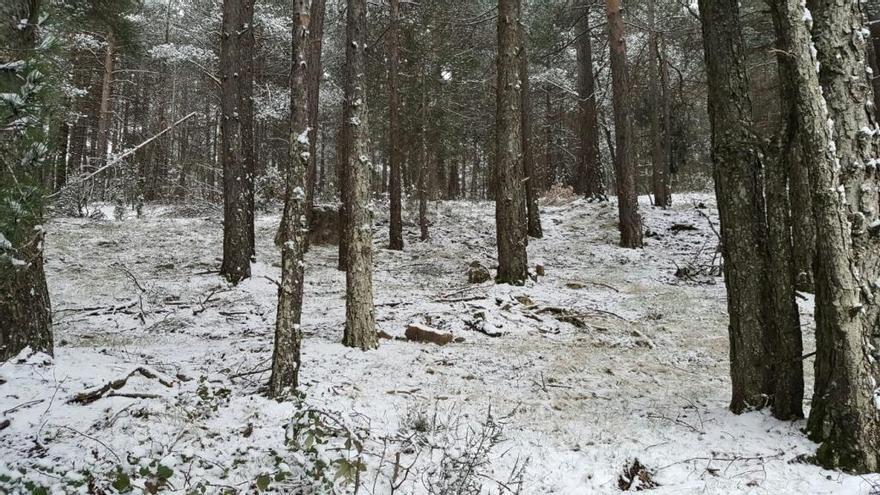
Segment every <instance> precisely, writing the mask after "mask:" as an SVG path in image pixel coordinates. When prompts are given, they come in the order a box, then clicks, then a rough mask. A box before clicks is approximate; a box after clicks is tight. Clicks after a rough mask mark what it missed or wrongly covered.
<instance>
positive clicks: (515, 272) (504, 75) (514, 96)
mask: <svg viewBox="0 0 880 495" xmlns="http://www.w3.org/2000/svg"><path fill="white" fill-rule="evenodd" d="M519 11H520V9H519V1H518V0H498V58H497V72H498V82H497V86H496V105H495V134H496V136H495V228H496V236H497V238H498V274H497V276H496V281H497V282H498V283H507V284H513V285H521V284H523V283H525V280H526V277H527V276H528V272H527V270H528V268H527V267H528V259H527V254H526V242H527V231H528V223H527V221H526V211H527V210H526V192H525V187H524V185H523V176H522V175H523V165H522V129H521V127H522V115H521V113H520V105H521V102H522V99H521V96H520V90H521V87H520V82H519V70H518V66H517V60H516V58H517V52H518V51H519V46H520V43H519V40H518V37H519V36H518V34H519V28H518V22H519V20H518V15H519Z"/></svg>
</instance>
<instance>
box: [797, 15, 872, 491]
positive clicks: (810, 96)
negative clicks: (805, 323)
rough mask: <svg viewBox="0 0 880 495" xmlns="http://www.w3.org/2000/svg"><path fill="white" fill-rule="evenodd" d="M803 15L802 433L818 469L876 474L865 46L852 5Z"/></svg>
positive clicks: (868, 96)
mask: <svg viewBox="0 0 880 495" xmlns="http://www.w3.org/2000/svg"><path fill="white" fill-rule="evenodd" d="M785 6H787V7H788V15H787V16H786V18H787V19H788V24H789V25H790V26H793V28H792V29H794V27H798V28H799V27H801V26H802V24H799V23H798V21H799V20H802V19H804V10H803V7H801V6H800V5H799V4H798V3H796V2H793V1H791V0H789V1H788V2H787V3H786V4H785ZM809 8H810V11H811V12H812V19H813V22H814V23H815V27H814V28H813V33H815V36H814V37H813V41H814V42H815V49H816V53H817V59H814V58H813V57H812V54H811V53H810V51H809V47H810V43H809V39H808V36H807V34H806V33H805V32H803V31H805V30H798V31H796V32H798V33H800V36H799V37H797V38H795V39H794V41H793V43H794V46H796V47H798V48H799V51H798V53H799V57H798V60H799V61H801V63H800V64H799V65H798V73H797V75H798V78H799V81H798V82H799V84H798V88H799V90H800V93H799V95H798V103H799V105H798V108H799V110H800V116H801V127H802V132H803V134H804V135H803V145H804V153H803V158H804V162H805V165H806V167H807V168H808V170H809V172H808V175H809V178H810V184H811V189H812V191H811V192H812V198H813V216H814V220H815V226H816V240H817V246H816V250H817V253H819V256H817V262H816V270H815V274H814V275H815V284H816V363H815V369H816V373H815V374H816V382H815V387H814V393H813V401H812V408H811V410H810V418H809V422H808V424H807V431H808V433H809V435H810V437H811V438H812V439H813V440H814V441H816V442H821V443H822V445H821V446H820V447H819V450H818V453H817V459H818V460H819V462H820V463H821V464H822V465H823V466H825V467H828V468H841V469H844V470H846V471H852V472H861V473H864V472H874V471H877V470H878V469H880V408H878V407H877V405H878V404H880V389H878V386H877V383H878V380H880V369H878V364H877V363H878V361H877V360H878V358H880V352H878V351H877V349H878V348H880V342H878V336H877V328H878V325H880V300H878V299H877V298H876V295H875V294H874V292H875V291H876V290H877V286H876V281H877V280H878V278H880V242H878V235H880V227H878V226H880V221H878V218H880V217H878V208H877V205H878V185H880V184H878V180H877V177H876V170H875V169H876V167H875V166H874V165H873V162H874V159H873V158H872V157H874V156H876V151H875V143H874V138H873V136H874V135H875V134H876V132H877V131H876V127H873V124H869V122H870V118H869V115H868V112H867V109H866V106H865V102H867V101H870V99H871V93H870V88H869V86H868V84H867V81H866V79H865V77H864V71H865V60H864V54H865V47H864V46H863V45H864V43H865V39H864V36H863V34H862V25H861V20H860V19H861V18H860V12H859V4H857V3H849V2H832V1H828V0H815V1H813V2H810V4H809ZM816 62H818V63H819V67H820V72H819V75H818V81H817V80H816V74H815V67H816ZM823 96H824V102H825V105H822V103H823V101H822V100H823ZM830 123H833V127H832V125H831V124H830ZM830 134H833V137H832V136H830ZM835 151H836V152H835Z"/></svg>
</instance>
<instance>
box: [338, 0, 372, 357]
mask: <svg viewBox="0 0 880 495" xmlns="http://www.w3.org/2000/svg"><path fill="white" fill-rule="evenodd" d="M347 2H348V19H347V25H346V35H347V36H346V37H347V40H346V41H347V42H346V44H345V46H346V52H345V53H346V69H347V71H346V75H347V77H346V81H345V103H344V104H345V105H346V106H347V107H349V108H350V110H349V115H350V119H349V120H348V121H347V122H345V125H346V126H347V127H349V129H350V130H349V134H350V137H351V146H350V147H349V149H348V150H347V151H348V155H347V156H346V159H347V167H346V170H347V174H346V175H347V176H346V183H345V189H346V190H347V191H348V198H349V199H350V200H351V201H349V203H348V212H349V218H348V219H349V221H348V222H347V224H346V229H347V230H348V236H347V237H348V264H347V266H346V268H347V270H346V272H345V274H346V277H345V281H346V305H345V335H344V336H343V338H342V343H343V344H344V345H346V346H349V347H360V348H361V349H364V350H367V349H373V348H375V347H378V345H379V340H378V333H377V332H376V321H375V315H374V308H373V252H372V247H373V219H372V218H371V214H370V210H369V208H368V205H367V202H369V200H370V172H371V171H372V169H373V167H372V163H371V162H370V158H369V157H370V150H369V139H370V136H369V133H368V131H367V91H366V89H367V88H366V84H367V78H366V72H365V65H366V53H365V51H366V45H367V16H366V0H347Z"/></svg>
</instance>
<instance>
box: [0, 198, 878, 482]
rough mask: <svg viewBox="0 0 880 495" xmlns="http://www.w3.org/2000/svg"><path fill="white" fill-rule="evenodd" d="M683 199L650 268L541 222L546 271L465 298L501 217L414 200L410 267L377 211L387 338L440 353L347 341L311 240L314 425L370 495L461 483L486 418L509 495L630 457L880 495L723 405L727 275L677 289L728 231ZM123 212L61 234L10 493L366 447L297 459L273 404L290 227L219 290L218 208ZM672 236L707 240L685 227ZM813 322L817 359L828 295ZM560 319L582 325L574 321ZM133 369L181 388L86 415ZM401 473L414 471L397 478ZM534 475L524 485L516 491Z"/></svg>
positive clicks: (497, 476)
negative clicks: (269, 392)
mask: <svg viewBox="0 0 880 495" xmlns="http://www.w3.org/2000/svg"><path fill="white" fill-rule="evenodd" d="M674 200H675V204H676V206H675V207H673V208H672V209H670V210H657V209H653V208H651V207H650V206H649V205H648V204H647V200H646V198H641V203H642V208H643V210H642V213H643V216H644V217H645V224H646V227H647V228H648V229H650V231H651V232H652V233H653V234H652V235H651V236H649V237H647V238H646V246H645V249H644V250H627V249H622V248H620V247H618V246H617V245H616V242H617V236H618V234H617V230H616V211H617V210H616V205H615V204H614V203H613V202H611V203H592V204H591V203H587V202H585V201H582V200H578V201H574V202H571V203H567V204H562V205H557V206H543V207H542V221H543V226H544V231H545V238H544V239H540V240H530V241H529V248H528V249H529V256H530V260H543V261H542V263H543V264H544V266H545V269H546V276H545V277H541V278H540V279H538V281H529V282H528V283H527V285H525V286H524V287H512V286H508V285H494V284H492V283H491V282H488V283H485V284H480V285H471V286H469V285H468V284H467V283H466V275H465V271H466V267H467V265H468V264H469V263H470V262H471V261H475V260H476V261H480V262H482V263H483V264H485V265H486V266H490V267H493V266H494V265H495V262H494V255H495V232H494V221H493V215H494V207H493V205H492V204H491V203H488V202H438V203H433V202H432V203H431V204H430V208H429V217H430V219H431V220H432V222H433V224H432V225H431V241H429V242H425V243H423V242H419V241H418V240H417V239H418V224H417V219H416V211H415V210H416V209H417V208H413V206H414V205H409V206H410V208H408V209H407V210H406V212H405V218H404V222H405V229H406V231H405V240H406V250H405V251H403V252H396V251H389V250H386V249H384V246H386V245H387V241H388V239H387V221H386V220H385V217H386V216H387V209H386V208H387V207H386V205H384V204H383V205H376V210H377V211H378V212H379V213H378V214H377V216H378V217H379V218H378V219H377V220H378V222H379V226H378V227H377V228H376V230H375V241H374V248H375V251H374V259H375V265H374V266H375V273H374V292H375V302H376V304H377V306H376V320H377V323H378V326H379V327H380V328H381V330H383V331H384V332H386V333H388V334H389V335H390V336H392V337H398V338H399V337H401V336H402V335H403V333H404V330H405V328H406V326H407V325H408V324H419V325H425V326H428V327H431V328H436V329H438V330H440V331H443V332H445V333H452V334H453V335H454V336H455V337H456V338H463V339H464V341H463V342H453V343H450V344H448V345H445V346H437V345H433V344H417V343H412V342H408V341H405V340H398V339H392V340H388V339H383V340H381V343H380V348H379V349H378V350H375V351H369V352H362V351H360V350H355V349H350V348H346V347H343V346H342V345H341V344H340V341H341V337H342V328H343V323H344V318H345V304H344V291H345V277H344V274H343V273H341V272H339V271H337V270H336V247H335V246H312V247H311V248H310V251H309V252H308V254H307V255H306V265H307V266H308V269H307V273H306V280H305V297H304V308H303V318H302V331H303V333H304V342H303V351H302V352H303V364H302V369H301V376H300V386H301V389H302V391H303V392H304V393H305V394H306V395H305V399H304V404H305V407H308V408H311V409H318V410H323V411H329V412H332V413H333V414H335V416H336V417H337V418H338V420H339V421H340V424H343V425H344V428H345V429H348V430H350V431H352V432H357V433H358V435H360V438H361V439H362V441H363V450H364V452H365V454H364V455H363V457H362V459H363V462H365V464H366V472H364V473H362V474H361V475H360V479H361V483H362V486H361V490H360V493H376V494H384V493H389V492H390V488H389V486H390V484H391V483H392V481H391V480H392V479H395V480H396V481H397V482H400V483H401V487H400V488H398V490H397V491H396V493H406V494H422V493H430V491H429V487H434V489H435V493H438V492H437V491H436V488H437V487H438V486H441V485H440V483H441V482H442V480H443V479H445V478H443V472H444V471H443V470H444V468H443V466H447V467H448V466H449V465H450V464H449V462H451V461H450V459H453V458H461V457H462V456H466V455H467V454H468V453H469V452H474V450H473V445H474V444H473V443H469V442H468V440H467V439H468V438H473V435H476V434H477V433H479V432H481V431H485V430H486V428H487V427H486V425H487V424H493V425H496V426H497V427H498V428H499V429H501V434H500V440H499V443H498V444H497V445H494V446H493V447H492V448H491V449H489V450H488V451H486V452H484V454H485V455H481V459H482V462H485V464H483V465H481V466H480V467H479V468H478V471H479V473H480V476H479V477H477V478H475V480H476V482H477V483H478V484H479V485H481V486H482V490H483V492H484V493H498V492H499V490H500V491H501V492H502V493H504V491H503V490H502V488H501V487H500V485H499V484H498V483H496V481H493V480H498V482H501V483H505V484H508V485H509V486H518V485H517V484H516V480H517V479H521V482H522V490H521V493H524V494H582V493H617V492H618V488H617V482H618V477H619V476H620V475H621V474H622V473H623V469H624V466H625V465H627V464H628V463H630V462H631V461H632V460H633V459H635V458H638V459H639V461H640V462H641V463H642V464H644V465H645V466H647V467H648V469H650V470H651V471H653V473H654V474H653V477H654V480H655V481H656V482H657V483H659V485H660V486H659V487H657V488H655V489H653V492H655V493H661V494H680V493H709V494H739V493H742V494H746V493H748V494H753V493H768V494H786V493H791V494H799V493H853V494H858V493H864V494H867V493H869V492H870V490H871V486H872V483H877V482H880V480H878V478H877V477H876V476H866V477H856V476H848V475H845V474H841V473H837V472H831V471H825V470H822V469H820V468H818V467H816V466H813V465H811V464H807V463H803V462H800V461H799V460H798V459H799V458H800V456H805V455H811V454H813V453H814V452H815V449H816V445H815V444H813V443H812V442H810V441H809V440H807V439H806V438H805V437H804V435H803V433H802V432H801V431H800V430H801V429H802V428H803V427H804V425H805V424H804V422H803V421H795V422H780V421H777V420H775V419H773V418H772V417H770V416H769V415H768V414H766V413H750V414H744V415H740V416H736V415H733V414H732V413H730V412H728V411H727V409H726V406H727V403H728V400H729V395H728V394H729V388H730V382H729V378H728V365H729V364H728V354H727V352H728V349H727V335H726V332H727V329H726V320H727V316H726V306H725V304H726V303H725V294H724V287H723V283H722V280H721V279H720V278H716V277H713V276H709V275H706V276H697V277H694V278H693V279H679V278H676V277H675V275H674V272H675V271H676V267H677V266H684V265H686V264H688V263H691V262H700V263H704V262H708V260H711V258H712V257H713V256H714V251H715V244H716V240H715V237H714V234H713V233H712V230H711V229H710V228H709V226H708V224H707V222H706V220H705V219H704V218H702V217H701V216H700V215H699V213H698V212H697V211H696V209H695V205H698V206H699V205H700V204H701V203H702V204H704V205H705V208H704V209H702V210H701V211H703V212H706V213H707V214H708V215H709V216H710V217H711V218H712V221H713V222H715V224H716V225H717V212H716V211H715V208H714V203H715V202H714V198H713V197H712V196H710V195H704V194H694V195H687V196H683V195H676V196H675V198H674ZM128 217H129V220H126V221H122V222H112V221H90V220H85V219H69V218H58V219H54V220H52V221H51V222H49V223H48V224H47V225H46V227H47V232H48V238H47V254H46V270H47V278H48V282H49V289H50V293H51V298H52V304H53V312H54V322H55V330H56V350H55V358H54V360H53V359H51V358H49V357H48V356H45V355H35V354H33V353H30V352H24V353H22V354H21V355H20V356H19V357H17V358H14V359H12V360H10V361H9V362H7V363H5V364H4V365H2V366H0V411H6V412H4V413H3V416H2V417H0V422H2V421H3V419H8V420H10V425H9V426H8V427H7V428H5V429H4V430H3V432H2V435H0V480H2V479H3V474H4V473H5V474H6V475H7V476H8V477H10V478H17V477H19V476H20V473H19V471H18V470H17V469H18V468H27V473H26V474H25V475H24V477H25V478H27V479H32V480H37V481H39V482H41V483H43V484H45V485H47V486H51V487H55V488H56V489H57V490H58V491H57V492H58V493H67V492H72V490H73V489H67V488H65V486H67V485H65V482H63V481H61V480H64V479H70V480H74V479H77V477H82V476H85V474H84V473H82V472H81V471H82V470H85V471H87V472H88V473H90V474H91V475H94V476H96V477H98V478H99V479H104V480H107V479H109V480H110V481H113V479H114V478H113V477H114V476H115V474H114V473H115V469H116V467H117V466H122V467H123V468H124V469H125V470H127V471H126V472H132V473H136V472H137V470H138V469H141V468H143V469H147V470H150V469H153V470H155V469H157V468H156V467H155V466H156V465H161V466H165V467H167V468H170V469H171V470H172V473H173V474H172V475H171V476H170V478H169V482H170V485H171V486H173V487H174V490H173V492H175V493H184V492H185V491H189V490H191V489H194V488H195V486H196V484H197V483H198V482H203V483H210V484H211V485H206V486H211V488H210V489H209V490H208V493H217V492H219V491H220V489H221V487H233V489H234V490H235V491H238V492H241V493H253V492H255V491H256V483H257V481H256V480H257V479H258V477H260V476H262V475H265V474H266V473H278V472H287V471H293V472H299V470H300V469H303V468H304V466H309V465H310V463H311V462H313V461H312V460H310V459H314V458H320V457H324V458H325V460H332V458H334V457H336V456H338V455H349V454H350V452H351V450H352V449H351V448H349V449H348V450H345V449H344V448H343V447H341V446H338V447H339V449H341V450H336V449H334V448H332V445H324V444H321V445H319V446H318V447H319V448H318V447H316V450H315V453H314V455H312V454H308V453H307V452H304V451H292V450H291V449H290V448H288V445H289V443H288V442H289V441H290V438H292V437H290V435H291V433H290V432H291V431H292V430H291V429H290V428H288V429H287V430H285V429H284V427H285V426H289V425H291V424H293V423H294V422H295V418H296V417H297V411H300V410H301V408H302V407H304V406H301V405H297V404H296V403H295V402H290V401H285V402H276V401H274V400H269V399H267V398H266V397H265V396H264V395H263V394H262V393H261V387H262V386H263V385H264V384H265V383H266V382H267V380H268V376H269V373H268V372H261V370H263V369H265V368H266V366H267V365H268V362H269V361H268V360H269V359H270V358H271V352H272V346H271V344H272V340H271V339H272V337H273V333H274V322H275V304H276V301H277V290H278V289H277V285H276V283H275V281H276V280H278V279H279V278H280V264H279V263H280V256H279V250H278V249H277V248H276V247H275V246H274V245H273V243H272V240H273V236H274V234H275V231H276V229H277V225H278V222H279V220H280V211H272V212H270V213H264V214H261V215H259V216H258V219H257V224H256V233H257V238H258V240H257V258H258V260H259V261H258V262H257V263H255V264H254V265H253V276H252V278H250V279H247V280H245V281H243V282H242V283H241V284H239V285H238V286H237V287H232V286H229V285H228V284H226V283H225V282H224V281H222V279H220V278H219V276H218V275H217V274H216V273H213V272H214V271H216V270H217V266H218V261H217V257H218V256H219V254H220V251H221V243H222V235H221V223H220V220H221V219H220V217H219V216H217V215H216V214H215V213H205V214H203V216H183V215H180V213H179V210H175V209H174V208H172V207H168V206H147V207H145V217H144V218H140V219H137V218H134V215H129V216H128ZM675 224H685V225H693V226H694V227H696V228H697V230H680V231H674V230H670V228H671V227H672V226H673V225H675ZM532 265H534V262H533V263H532ZM800 304H801V311H802V314H803V321H804V323H805V345H806V347H807V349H806V351H805V352H809V351H811V350H812V346H813V345H814V344H813V339H812V337H811V333H812V325H811V323H810V322H811V320H812V316H811V313H812V298H811V297H809V296H807V297H806V300H804V301H800ZM95 308H97V309H95ZM548 308H550V309H548ZM552 308H563V309H565V310H566V311H567V313H565V314H566V315H568V316H575V317H576V318H575V320H574V321H580V322H582V323H583V326H582V327H581V328H579V327H576V326H575V325H574V324H572V323H571V322H563V321H560V319H559V318H558V317H560V316H561V315H559V314H555V313H554V312H553V310H552ZM570 321H572V320H570ZM480 322H482V323H483V324H482V326H481V325H480ZM474 328H482V330H483V331H486V333H494V332H498V333H500V334H501V335H500V336H496V337H490V336H488V335H486V334H483V333H480V332H478V331H476V330H474ZM811 364H812V362H810V361H808V363H807V366H806V371H807V375H808V380H807V381H808V384H809V383H811V381H812V378H811V377H812V370H811V369H812V366H811ZM139 366H143V367H146V368H147V369H149V370H153V371H154V372H155V373H156V375H157V376H159V377H161V378H163V379H165V380H170V381H171V385H172V386H170V387H167V386H164V385H162V384H161V383H160V382H159V381H158V380H157V379H149V378H145V377H144V376H141V375H132V376H131V377H130V378H129V379H128V381H127V383H126V384H125V385H124V386H123V387H121V388H119V389H118V390H115V391H114V392H118V393H123V394H129V395H134V394H144V395H147V394H149V396H150V398H133V397H125V396H109V397H104V398H101V399H98V400H96V401H94V402H92V403H90V404H87V405H82V404H77V403H71V402H70V401H71V399H72V398H74V397H75V396H76V394H79V393H81V392H83V391H86V390H93V389H94V388H95V387H100V386H101V385H103V384H105V383H107V382H109V381H110V380H114V379H118V378H120V377H123V376H125V375H127V374H128V373H129V372H131V371H132V370H134V369H135V368H137V367H139ZM808 388H809V387H808ZM809 393H810V390H808V397H809ZM468 435H471V437H469V436H468ZM339 452H342V454H340V453H339ZM397 455H399V456H400V457H399V465H397V464H396V462H397V461H396V460H395V459H396V456H397ZM153 461H155V463H156V464H155V465H154V466H153V467H150V465H151V464H150V463H151V462H153ZM395 466H397V467H395ZM407 466H412V467H411V468H407ZM404 468H406V473H407V474H408V476H407V477H406V478H405V479H403V480H401V478H402V475H401V474H399V475H398V476H397V477H396V478H395V477H394V472H395V471H396V470H398V469H399V470H400V471H401V473H402V472H403V470H404ZM518 469H521V470H522V471H521V474H522V475H521V478H517V477H516V476H512V475H511V473H515V472H518V471H517V470H518ZM41 472H42V473H45V474H40V473H41ZM108 473H109V474H108ZM511 480H513V481H511ZM264 481H265V479H264ZM131 482H132V484H133V485H137V486H140V487H142V486H143V482H144V480H143V479H140V478H138V479H136V478H135V477H132V479H131ZM2 483H3V481H0V491H2V487H3V486H4V485H3V484H2ZM284 483H285V482H284V481H282V482H276V481H274V478H273V479H272V481H271V484H270V485H269V486H270V489H272V488H277V489H278V490H279V492H280V493H298V492H296V491H295V490H293V489H292V488H290V486H287V487H285V485H284ZM511 483H513V485H510V484H511ZM337 487H338V488H339V490H340V491H343V492H350V491H351V487H350V486H348V487H344V486H342V485H341V484H338V485H337ZM111 492H112V491H111ZM439 493H442V492H439Z"/></svg>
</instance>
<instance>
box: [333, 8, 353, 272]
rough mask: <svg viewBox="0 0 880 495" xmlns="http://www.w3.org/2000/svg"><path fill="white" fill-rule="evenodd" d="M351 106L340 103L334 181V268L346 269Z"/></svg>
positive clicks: (349, 200)
mask: <svg viewBox="0 0 880 495" xmlns="http://www.w3.org/2000/svg"><path fill="white" fill-rule="evenodd" d="M346 1H347V0H346ZM350 121H351V108H349V105H348V104H346V103H344V102H343V104H342V119H341V121H340V126H339V132H338V135H337V136H336V182H337V184H338V186H337V189H338V190H339V255H338V263H337V265H336V268H337V269H338V270H341V271H346V270H347V266H348V243H349V239H348V227H347V225H348V223H349V221H350V220H349V219H350V218H351V217H350V213H349V204H350V203H351V198H350V197H349V192H350V191H349V189H348V185H347V184H348V154H349V150H350V149H351V146H352V143H351V139H352V137H351V125H350Z"/></svg>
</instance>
